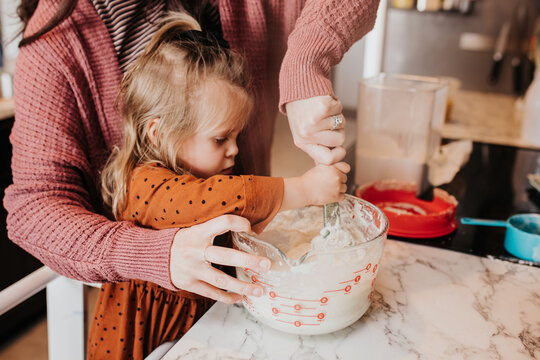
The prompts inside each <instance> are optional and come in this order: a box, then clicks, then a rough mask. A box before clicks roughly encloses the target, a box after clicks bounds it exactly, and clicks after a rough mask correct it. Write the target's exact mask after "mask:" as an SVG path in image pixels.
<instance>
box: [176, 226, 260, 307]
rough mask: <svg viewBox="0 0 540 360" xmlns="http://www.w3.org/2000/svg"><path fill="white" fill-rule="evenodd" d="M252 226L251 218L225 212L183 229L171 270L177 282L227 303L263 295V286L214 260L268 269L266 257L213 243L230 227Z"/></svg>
mask: <svg viewBox="0 0 540 360" xmlns="http://www.w3.org/2000/svg"><path fill="white" fill-rule="evenodd" d="M250 229H251V226H250V223H249V221H248V220H247V219H245V218H243V217H240V216H236V215H222V216H219V217H217V218H215V219H212V220H209V221H207V222H205V223H202V224H199V225H195V226H192V227H189V228H185V229H180V230H179V231H178V232H177V233H176V235H175V237H174V240H173V244H172V247H171V260H170V261H171V262H170V271H171V280H172V283H173V284H174V286H176V287H177V288H179V289H182V290H186V291H190V292H193V293H196V294H199V295H202V296H206V297H209V298H211V299H214V300H217V301H221V302H225V303H234V302H239V301H241V300H242V295H254V296H261V295H262V294H263V288H262V287H261V286H260V285H255V284H251V283H246V282H243V281H240V280H238V279H236V278H233V277H231V276H229V275H227V274H225V273H223V272H222V271H220V270H218V269H216V268H213V267H212V266H211V264H210V263H214V264H221V265H229V266H238V267H241V268H250V269H253V270H255V271H263V272H264V271H268V270H269V269H270V266H271V263H270V260H268V259H266V258H264V257H261V256H255V255H251V254H248V253H245V252H242V251H238V250H234V249H230V248H225V247H221V246H213V245H212V243H213V241H214V237H216V236H217V235H220V234H223V233H226V232H227V231H245V232H249V231H250ZM227 291H230V293H229V292H227Z"/></svg>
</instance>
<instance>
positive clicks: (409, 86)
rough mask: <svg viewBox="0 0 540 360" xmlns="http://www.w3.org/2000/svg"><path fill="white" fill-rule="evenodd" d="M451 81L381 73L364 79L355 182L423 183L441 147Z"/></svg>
mask: <svg viewBox="0 0 540 360" xmlns="http://www.w3.org/2000/svg"><path fill="white" fill-rule="evenodd" d="M448 83H449V82H448V81H447V80H444V79H439V78H432V77H423V76H412V75H391V74H379V75H377V76H375V77H373V78H369V79H363V80H361V81H360V85H359V92H358V112H357V114H358V115H357V116H358V120H357V138H356V161H355V183H356V184H358V185H363V184H367V183H372V182H375V181H378V180H384V179H395V180H400V181H404V182H413V183H416V184H419V183H420V180H421V176H422V170H423V166H424V164H429V161H430V160H431V159H432V157H433V156H434V154H435V153H436V152H437V151H438V149H439V145H440V140H441V129H442V126H443V123H444V117H445V113H446V102H447V98H448Z"/></svg>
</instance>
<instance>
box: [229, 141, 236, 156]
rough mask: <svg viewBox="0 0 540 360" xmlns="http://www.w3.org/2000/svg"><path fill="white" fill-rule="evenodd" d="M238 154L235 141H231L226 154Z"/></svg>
mask: <svg viewBox="0 0 540 360" xmlns="http://www.w3.org/2000/svg"><path fill="white" fill-rule="evenodd" d="M236 155H238V145H236V141H231V145H230V146H229V148H228V149H227V156H236Z"/></svg>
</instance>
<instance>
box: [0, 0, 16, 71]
mask: <svg viewBox="0 0 540 360" xmlns="http://www.w3.org/2000/svg"><path fill="white" fill-rule="evenodd" d="M17 6H19V1H15V0H0V21H1V23H2V44H3V46H4V71H7V72H13V67H14V64H15V58H16V57H17V54H18V48H17V44H18V43H19V40H20V37H17V38H16V39H15V40H14V38H15V35H16V34H17V33H18V32H19V30H20V28H21V25H20V21H19V18H18V17H17V14H16V10H17Z"/></svg>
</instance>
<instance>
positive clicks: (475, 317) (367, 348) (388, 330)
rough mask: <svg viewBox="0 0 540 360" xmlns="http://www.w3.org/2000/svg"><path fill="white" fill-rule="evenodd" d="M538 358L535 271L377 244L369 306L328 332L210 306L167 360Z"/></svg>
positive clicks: (539, 298)
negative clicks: (294, 331) (304, 330)
mask: <svg viewBox="0 0 540 360" xmlns="http://www.w3.org/2000/svg"><path fill="white" fill-rule="evenodd" d="M360 358H362V359H363V358H366V359H367V358H370V359H511V360H520V359H540V268H536V267H531V266H524V265H518V264H513V263H509V262H503V261H499V260H491V259H487V258H482V257H477V256H473V255H467V254H463V253H457V252H453V251H449V250H443V249H438V248H433V247H427V246H422V245H415V244H408V243H404V242H399V241H393V240H387V242H386V244H385V249H384V254H383V258H382V260H381V267H380V269H379V273H378V276H377V281H376V284H375V293H374V296H373V303H372V304H371V307H370V308H369V310H368V311H367V312H366V314H364V316H363V317H362V318H361V319H360V320H358V321H357V322H356V323H354V324H353V325H351V326H349V327H348V328H346V329H343V330H340V331H337V332H335V333H332V334H327V335H318V336H298V335H290V334H286V333H282V332H279V331H277V330H274V329H272V328H269V327H267V326H265V325H262V324H260V323H259V322H257V321H256V320H255V318H253V317H252V316H251V315H249V314H248V313H247V312H246V311H245V310H244V309H243V307H242V306H240V305H225V304H222V303H218V304H216V305H214V306H213V307H212V308H211V309H210V311H209V312H208V313H207V314H206V315H205V316H204V317H203V318H202V319H201V320H199V321H198V322H197V323H196V324H195V326H194V327H193V328H192V329H191V330H190V331H189V332H188V333H187V334H186V335H185V336H184V337H183V338H182V339H181V340H180V341H178V342H177V343H176V345H175V346H174V347H173V348H172V349H171V350H170V351H169V352H168V353H167V354H166V355H165V357H164V359H165V360H173V359H174V360H176V359H229V360H231V359H279V360H282V359H310V360H311V359H360Z"/></svg>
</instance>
